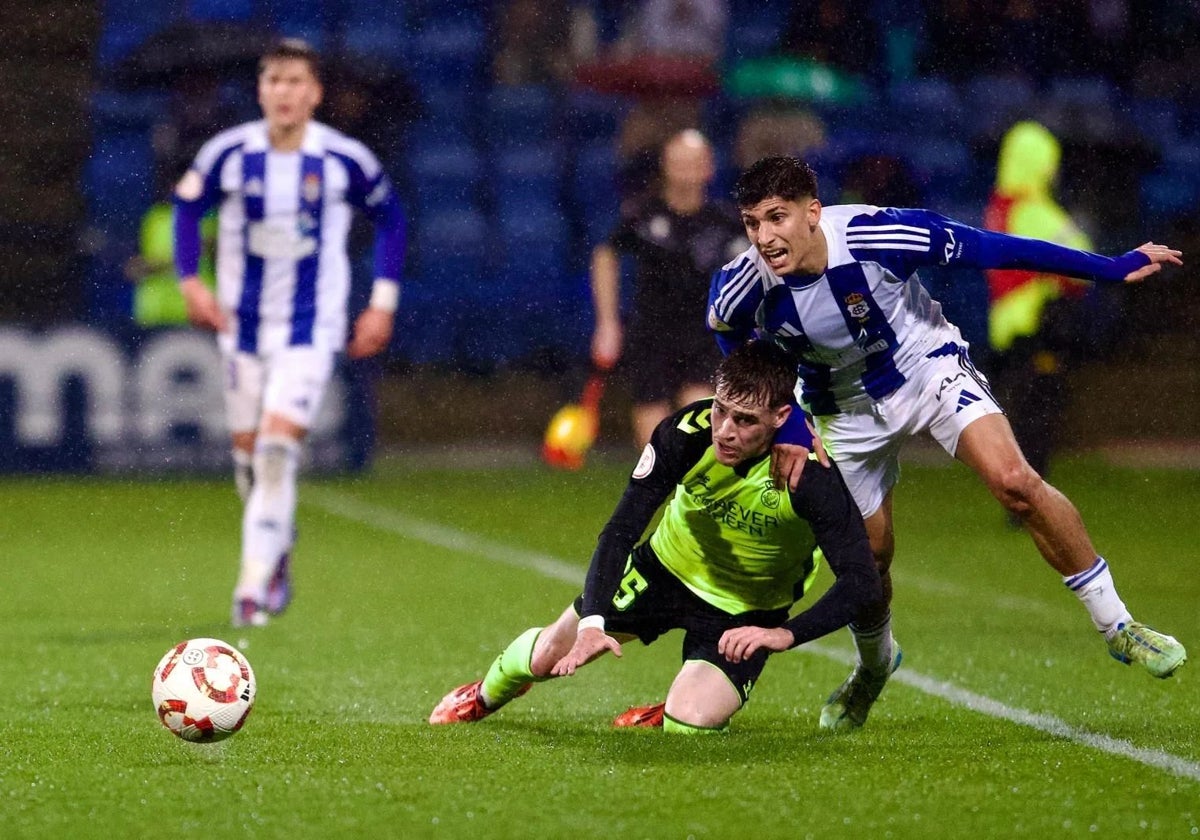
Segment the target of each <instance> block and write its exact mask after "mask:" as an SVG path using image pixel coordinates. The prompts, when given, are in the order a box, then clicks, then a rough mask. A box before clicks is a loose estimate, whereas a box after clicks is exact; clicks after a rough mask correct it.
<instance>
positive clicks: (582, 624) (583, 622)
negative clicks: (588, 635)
mask: <svg viewBox="0 0 1200 840" xmlns="http://www.w3.org/2000/svg"><path fill="white" fill-rule="evenodd" d="M579 629H580V630H593V629H594V630H599V631H600V632H602V633H603V632H604V616H602V615H589V616H587V617H586V618H581V619H579Z"/></svg>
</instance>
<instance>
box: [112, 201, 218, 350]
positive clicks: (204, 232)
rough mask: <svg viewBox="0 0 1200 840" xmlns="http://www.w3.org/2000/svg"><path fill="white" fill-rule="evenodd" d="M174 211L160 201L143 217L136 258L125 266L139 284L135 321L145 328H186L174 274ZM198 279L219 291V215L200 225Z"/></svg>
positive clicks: (131, 280) (180, 296) (129, 277)
mask: <svg viewBox="0 0 1200 840" xmlns="http://www.w3.org/2000/svg"><path fill="white" fill-rule="evenodd" d="M174 237H175V210H174V208H173V207H172V206H171V202H170V201H166V200H164V201H158V202H155V203H154V204H152V205H151V206H150V208H149V209H148V210H147V211H146V214H145V215H144V216H142V224H141V229H140V231H139V236H138V246H139V247H138V253H137V256H135V257H133V258H132V259H130V260H129V262H128V263H127V264H126V266H125V276H126V277H127V278H128V279H129V281H130V282H131V283H134V284H136V285H135V287H134V290H133V320H134V321H135V322H136V323H137V324H138V325H139V326H143V327H173V326H183V325H185V324H187V322H188V320H187V305H186V304H185V303H184V300H183V294H182V293H181V292H180V291H179V275H178V274H176V273H175V262H174V260H175V238H174ZM200 238H201V252H200V268H199V272H198V274H199V276H200V279H201V280H202V281H203V282H204V284H205V285H206V286H208V287H209V288H210V289H212V288H215V287H216V282H217V275H216V267H215V265H214V256H215V252H216V241H217V214H216V212H212V213H210V214H208V215H207V216H205V217H204V219H203V220H202V222H201V224H200Z"/></svg>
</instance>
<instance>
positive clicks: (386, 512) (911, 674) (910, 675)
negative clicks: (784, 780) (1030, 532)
mask: <svg viewBox="0 0 1200 840" xmlns="http://www.w3.org/2000/svg"><path fill="white" fill-rule="evenodd" d="M302 501H303V503H304V504H306V505H311V506H313V507H316V508H319V509H320V510H323V511H325V512H326V513H329V514H332V515H334V516H339V517H341V518H343V519H348V520H350V521H352V522H358V523H360V524H362V525H367V526H369V527H371V528H375V529H377V530H380V531H385V532H387V533H391V534H395V535H397V536H400V537H405V538H407V539H415V540H419V541H421V542H424V543H428V544H429V545H434V546H437V547H439V548H445V549H449V550H451V551H457V552H460V553H463V554H470V555H474V556H476V557H482V558H484V559H486V560H490V561H492V562H496V563H503V564H505V565H507V566H512V567H514V568H518V569H523V570H525V571H532V572H536V573H538V574H540V575H542V576H543V577H547V578H551V579H553V580H557V581H561V582H563V583H574V584H581V583H582V581H583V575H584V570H583V569H582V568H581V566H580V565H575V564H571V563H568V562H567V561H565V560H561V559H559V558H557V557H552V556H550V555H547V554H539V553H537V552H533V551H526V550H524V549H520V548H514V547H513V546H509V545H505V544H503V543H499V542H495V541H493V540H487V539H483V538H481V537H477V536H475V535H474V534H471V533H469V532H467V531H462V530H459V529H458V528H452V527H449V526H446V525H439V524H437V523H433V522H429V521H426V520H423V519H418V518H416V517H412V516H407V515H405V514H403V513H400V512H398V511H395V510H392V509H390V508H385V507H380V506H379V505H373V504H371V503H369V502H364V501H361V500H359V499H356V498H354V497H353V496H351V495H349V494H346V493H342V492H340V491H337V490H329V489H326V488H321V487H312V486H310V487H306V488H305V489H304V492H303V494H302ZM950 586H954V584H950ZM922 588H924V587H922ZM929 588H933V587H932V586H930V587H929ZM803 650H805V651H807V652H810V653H815V654H818V655H820V656H823V657H825V658H827V659H833V660H836V661H838V662H843V663H846V664H852V662H853V658H854V657H853V654H851V653H849V652H846V651H840V650H835V649H833V648H831V647H827V646H826V645H823V644H808V645H805V646H804V648H803ZM892 679H893V680H895V681H897V682H900V683H903V684H904V685H907V686H910V687H912V688H916V689H917V690H919V691H923V692H925V693H926V694H930V695H932V696H934V697H939V698H941V699H942V700H945V701H946V702H948V703H950V704H951V705H954V706H962V707H964V708H967V709H970V710H971V711H974V712H978V713H980V714H982V715H987V716H988V717H992V718H999V719H1000V720H1007V721H1010V722H1011V723H1016V724H1020V725H1021V726H1028V727H1029V728H1031V729H1036V730H1038V731H1039V732H1044V733H1046V734H1048V735H1053V736H1055V737H1058V738H1065V739H1067V740H1069V741H1074V742H1075V743H1077V744H1083V745H1084V746H1088V747H1091V748H1093V749H1096V750H1100V751H1101V752H1106V753H1109V754H1110V755H1116V756H1120V757H1122V758H1128V759H1130V760H1132V761H1136V762H1139V763H1140V764H1144V765H1146V766H1148V767H1154V768H1156V769H1159V770H1165V771H1166V772H1168V773H1172V774H1174V775H1176V776H1182V777H1184V778H1187V779H1192V780H1194V781H1200V763H1198V762H1195V761H1190V760H1188V759H1186V758H1183V757H1181V756H1177V755H1173V754H1171V753H1168V752H1163V751H1161V750H1152V749H1146V748H1143V747H1138V746H1136V745H1134V744H1131V743H1129V742H1128V741H1122V740H1120V739H1119V738H1110V737H1109V736H1107V735H1100V734H1097V733H1093V732H1087V731H1085V730H1082V729H1079V728H1077V727H1074V726H1071V725H1070V724H1068V723H1066V722H1065V721H1063V720H1060V719H1059V718H1056V717H1054V716H1052V715H1043V714H1037V713H1036V712H1031V711H1028V710H1027V709H1019V708H1016V707H1013V706H1009V705H1006V704H1004V703H1001V702H1000V701H999V700H993V699H992V698H990V697H985V696H984V695H982V694H976V693H974V692H972V691H968V690H967V689H965V688H962V687H960V686H957V685H954V684H953V683H949V682H944V681H942V680H938V679H935V678H934V677H929V676H926V675H924V674H920V673H917V672H915V671H913V670H911V669H907V668H901V669H900V670H899V671H897V672H896V674H895V675H894V676H893V677H892Z"/></svg>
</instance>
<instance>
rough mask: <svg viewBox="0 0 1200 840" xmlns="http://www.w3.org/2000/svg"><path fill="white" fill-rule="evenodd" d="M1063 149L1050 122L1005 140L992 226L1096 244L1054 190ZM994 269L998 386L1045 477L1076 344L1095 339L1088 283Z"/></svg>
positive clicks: (991, 303)
mask: <svg viewBox="0 0 1200 840" xmlns="http://www.w3.org/2000/svg"><path fill="white" fill-rule="evenodd" d="M1061 156H1062V149H1061V147H1060V145H1059V142H1058V139H1057V138H1055V136H1054V135H1053V134H1051V133H1050V132H1049V131H1048V130H1047V129H1046V128H1045V127H1044V126H1042V125H1040V124H1039V123H1036V122H1030V121H1026V122H1019V123H1017V124H1016V125H1014V126H1012V128H1010V129H1009V130H1008V132H1007V133H1006V134H1005V135H1004V138H1003V140H1002V141H1001V143H1000V154H999V158H998V160H997V166H996V185H995V188H994V190H993V192H992V195H991V198H990V200H989V201H988V205H987V209H986V210H985V211H984V217H983V222H984V226H985V227H987V228H988V229H990V230H995V231H1000V232H1002V233H1010V234H1014V235H1016V236H1028V237H1032V238H1034V239H1041V240H1045V241H1048V242H1055V243H1057V244H1059V245H1066V246H1069V247H1071V248H1078V249H1080V250H1084V251H1090V250H1091V249H1092V244H1091V241H1090V240H1089V238H1088V236H1087V234H1085V233H1084V232H1083V231H1082V230H1080V229H1079V227H1078V226H1077V225H1076V224H1075V223H1074V222H1073V221H1072V220H1071V217H1070V215H1069V214H1068V213H1067V211H1066V210H1064V209H1063V208H1062V207H1061V206H1060V205H1059V204H1058V202H1057V201H1055V199H1054V197H1053V196H1052V195H1051V190H1052V188H1053V186H1054V183H1055V180H1056V178H1057V176H1058V169H1059V161H1060V158H1061ZM986 274H987V283H988V339H989V343H990V344H991V347H992V351H993V353H994V357H993V361H992V364H991V366H990V371H991V379H992V382H993V386H994V387H995V389H996V390H997V392H998V395H999V396H1000V397H1001V402H1002V403H1003V405H1005V406H1006V413H1007V414H1008V419H1009V422H1010V423H1011V424H1012V428H1013V432H1014V433H1015V435H1016V438H1017V442H1018V443H1019V444H1020V446H1021V449H1022V450H1023V451H1024V453H1025V457H1026V459H1027V460H1028V461H1029V464H1030V465H1031V466H1032V467H1033V468H1034V469H1035V470H1036V471H1037V472H1038V473H1039V474H1041V475H1043V476H1044V475H1046V470H1047V468H1048V467H1049V462H1050V457H1051V455H1052V454H1053V452H1054V449H1055V447H1056V444H1057V442H1058V433H1059V429H1060V428H1061V421H1062V417H1063V414H1064V412H1065V411H1066V407H1067V400H1068V392H1067V382H1066V371H1067V368H1068V365H1069V363H1070V361H1071V360H1072V357H1073V356H1074V355H1077V354H1076V353H1074V352H1073V350H1074V349H1075V348H1077V347H1079V346H1080V345H1081V344H1082V343H1084V342H1085V341H1086V340H1087V332H1086V330H1087V328H1086V326H1084V325H1083V321H1082V315H1083V314H1084V313H1083V307H1082V306H1080V300H1081V298H1082V297H1083V295H1084V294H1085V293H1086V292H1087V291H1088V284H1086V283H1084V282H1082V281H1079V280H1073V279H1071V278H1068V277H1061V276H1058V275H1053V274H1042V273H1039V272H1036V271H1020V270H1011V269H1005V270H1000V269H990V270H988V271H987V272H986Z"/></svg>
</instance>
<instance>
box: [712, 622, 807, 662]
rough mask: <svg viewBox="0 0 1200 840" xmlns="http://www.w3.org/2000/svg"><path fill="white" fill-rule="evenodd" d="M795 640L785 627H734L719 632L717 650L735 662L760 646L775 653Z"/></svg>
mask: <svg viewBox="0 0 1200 840" xmlns="http://www.w3.org/2000/svg"><path fill="white" fill-rule="evenodd" d="M795 641H796V637H795V636H793V635H792V631H791V630H788V629H787V628H786V627H753V626H751V627H734V628H733V629H732V630H726V631H725V632H724V633H722V634H721V641H719V642H718V643H717V652H718V653H720V654H721V655H722V656H724V657H725V658H726V659H728V660H729V661H730V662H733V663H735V664H736V663H738V662H741V661H743V660H745V659H749V658H750V657H751V656H753V655H754V654H755V653H757V652H758V651H759V649H761V648H766V649H767V650H769V651H771V652H773V653H777V652H779V651H783V650H787V649H788V648H790V647H791V646H792V643H793V642H795Z"/></svg>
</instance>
